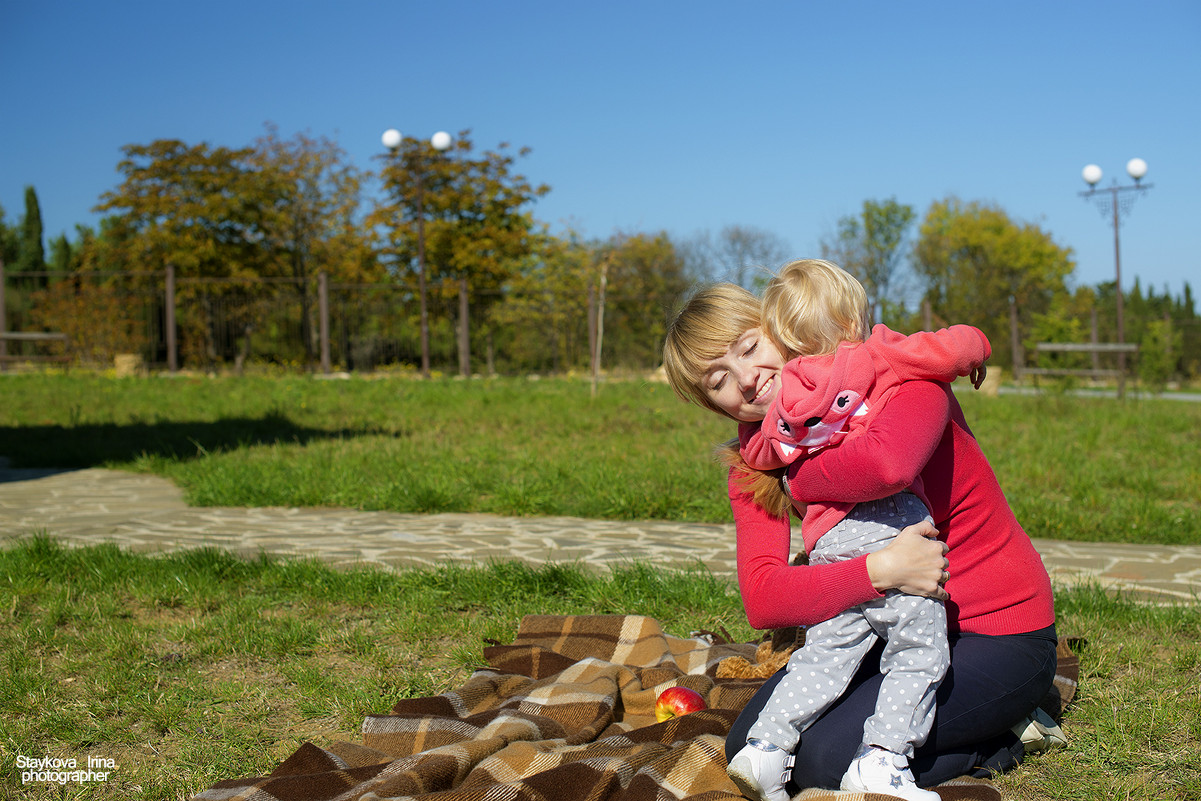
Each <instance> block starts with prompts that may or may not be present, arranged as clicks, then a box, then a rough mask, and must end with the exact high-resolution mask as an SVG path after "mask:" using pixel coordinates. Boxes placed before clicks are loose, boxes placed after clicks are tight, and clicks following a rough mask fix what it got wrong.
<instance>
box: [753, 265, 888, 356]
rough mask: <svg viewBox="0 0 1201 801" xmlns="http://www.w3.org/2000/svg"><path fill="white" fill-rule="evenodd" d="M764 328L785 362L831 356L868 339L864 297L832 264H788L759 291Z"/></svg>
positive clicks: (860, 287) (868, 320)
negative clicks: (841, 346)
mask: <svg viewBox="0 0 1201 801" xmlns="http://www.w3.org/2000/svg"><path fill="white" fill-rule="evenodd" d="M763 328H764V331H765V332H766V333H767V335H768V336H769V337H771V338H772V340H773V341H774V342H775V343H776V344H777V345H778V346H779V347H780V349H781V350H782V351H784V352H785V354H786V355H787V356H788V357H789V358H792V357H795V356H820V355H822V354H826V353H833V352H834V351H835V350H837V348H838V344H839V343H840V342H862V341H863V340H865V339H867V338H868V336H869V335H870V334H871V331H872V320H871V315H870V313H869V311H868V305H867V292H865V291H864V289H863V284H861V283H859V281H858V279H856V278H855V276H853V275H851V274H850V273H848V272H847V271H846V270H844V269H842V268H841V267H839V266H838V265H837V264H834V263H832V262H828V261H825V260H823V259H797V260H796V261H791V262H789V263H788V264H785V265H784V266H783V267H781V268H780V271H779V272H778V273H776V275H775V277H774V278H772V279H771V281H770V282H769V283H768V285H767V288H766V289H765V290H764V291H763Z"/></svg>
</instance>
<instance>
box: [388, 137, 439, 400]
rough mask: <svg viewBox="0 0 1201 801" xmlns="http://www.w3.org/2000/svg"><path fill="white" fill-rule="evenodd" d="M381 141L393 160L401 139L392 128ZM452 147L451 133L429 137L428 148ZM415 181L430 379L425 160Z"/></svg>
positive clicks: (424, 362) (425, 370) (425, 368)
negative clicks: (426, 277) (426, 271)
mask: <svg viewBox="0 0 1201 801" xmlns="http://www.w3.org/2000/svg"><path fill="white" fill-rule="evenodd" d="M380 139H381V140H382V141H383V143H384V147H386V148H388V150H389V151H390V152H391V153H392V155H393V157H395V156H396V155H397V153H399V151H400V146H401V144H402V143H403V142H404V137H403V136H402V135H401V133H400V131H398V130H396V129H395V128H389V129H388V130H386V131H384V134H383V136H381V137H380ZM450 145H451V138H450V134H448V133H447V132H446V131H438V132H437V133H436V134H434V135H433V136H431V137H430V147H432V148H433V149H434V150H436V151H438V152H442V151H444V150H446V149H447V148H449V147H450ZM416 180H417V293H418V296H419V297H420V302H421V377H422V378H429V377H430V318H429V303H428V295H427V291H426V282H425V185H424V184H425V160H424V158H423V157H419V161H418V164H417V170H416Z"/></svg>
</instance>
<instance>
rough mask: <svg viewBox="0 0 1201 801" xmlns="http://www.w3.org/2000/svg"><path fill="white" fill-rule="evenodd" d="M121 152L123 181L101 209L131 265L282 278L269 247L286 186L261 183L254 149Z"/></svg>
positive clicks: (166, 147) (174, 146)
mask: <svg viewBox="0 0 1201 801" xmlns="http://www.w3.org/2000/svg"><path fill="white" fill-rule="evenodd" d="M122 151H123V152H124V153H125V158H124V159H123V160H122V161H121V162H120V163H119V164H118V165H117V170H118V172H120V173H121V174H122V175H123V176H124V180H123V181H122V183H121V185H120V186H118V187H117V188H116V189H114V190H112V191H109V192H106V193H104V194H103V195H102V196H101V203H100V204H99V205H98V206H97V207H96V210H97V211H105V212H112V213H113V216H114V232H115V233H116V234H117V236H116V238H117V239H118V240H121V241H123V242H124V244H125V245H126V246H127V247H128V251H127V252H126V253H125V254H124V255H125V259H126V262H127V263H128V264H130V265H131V266H133V267H135V269H136V268H140V269H143V270H153V271H156V272H157V271H159V270H162V269H163V268H164V267H165V266H166V265H167V264H174V265H175V267H176V269H177V270H179V272H180V273H181V274H183V275H188V276H194V277H205V278H217V277H220V278H230V277H257V276H264V275H272V274H275V275H278V274H280V272H281V271H279V270H278V269H276V263H275V261H274V260H273V259H272V258H271V255H272V254H271V253H270V251H269V249H267V248H265V247H264V242H265V241H267V239H268V232H267V230H266V228H265V222H266V220H267V219H268V215H269V214H270V213H271V211H272V209H273V207H274V204H275V200H276V198H277V197H278V195H279V192H280V189H279V187H278V186H277V185H275V184H274V183H264V182H262V181H260V180H259V176H258V175H257V174H256V165H255V161H254V156H255V153H254V151H253V150H252V149H251V148H242V149H238V150H231V149H229V148H226V147H215V148H214V147H210V146H209V145H208V144H205V143H202V144H199V145H191V146H189V145H186V144H184V143H183V142H180V141H178V140H174V139H160V140H157V141H155V142H152V143H150V144H149V145H126V146H125V147H124V148H122Z"/></svg>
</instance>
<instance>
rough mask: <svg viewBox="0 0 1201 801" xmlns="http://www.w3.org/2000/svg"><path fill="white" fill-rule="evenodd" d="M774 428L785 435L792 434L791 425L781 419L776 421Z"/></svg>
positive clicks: (789, 435)
mask: <svg viewBox="0 0 1201 801" xmlns="http://www.w3.org/2000/svg"><path fill="white" fill-rule="evenodd" d="M776 430H777V431H779V432H780V433H781V434H783V435H784V436H786V437H791V436H792V426H790V425H788V423H785V422H784V421H783V420H777V421H776Z"/></svg>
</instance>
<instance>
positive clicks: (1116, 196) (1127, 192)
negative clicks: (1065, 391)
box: [1080, 158, 1151, 381]
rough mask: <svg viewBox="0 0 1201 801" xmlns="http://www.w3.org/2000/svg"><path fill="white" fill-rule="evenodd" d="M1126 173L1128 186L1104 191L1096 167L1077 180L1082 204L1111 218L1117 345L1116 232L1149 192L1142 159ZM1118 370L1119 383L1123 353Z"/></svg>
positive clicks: (1121, 337)
mask: <svg viewBox="0 0 1201 801" xmlns="http://www.w3.org/2000/svg"><path fill="white" fill-rule="evenodd" d="M1126 173H1127V174H1128V175H1129V176H1130V177H1131V178H1132V179H1134V184H1133V185H1131V186H1118V182H1117V180H1116V179H1115V180H1114V182H1113V186H1110V187H1108V188H1105V189H1098V188H1097V184H1098V183H1100V182H1101V174H1102V173H1101V168H1100V167H1098V166H1097V165H1096V164H1089V165H1088V166H1086V167H1085V168H1084V169H1083V170H1082V171H1081V176H1082V177H1083V178H1084V182H1085V183H1086V184H1088V191H1087V192H1081V193H1080V197H1082V198H1084V199H1085V200H1093V201H1096V203H1097V206H1098V208H1100V210H1101V213H1102V214H1103V215H1106V216H1108V215H1109V214H1110V213H1112V214H1113V219H1112V221H1111V224H1112V225H1113V268H1114V277H1115V278H1116V280H1117V284H1116V289H1117V313H1118V319H1117V324H1118V344H1119V345H1120V344H1122V343H1124V342H1125V341H1126V328H1125V323H1124V322H1123V314H1122V245H1121V236H1120V231H1121V227H1122V221H1121V215H1122V214H1127V213H1129V212H1130V207H1131V206H1133V205H1134V201H1135V199H1136V198H1137V197H1138V196H1139V195H1140V194H1142V193H1143V192H1146V191H1147V190H1148V189H1150V188H1151V184H1144V183H1143V182H1142V180H1143V176H1144V175H1146V174H1147V162H1145V161H1143V160H1142V159H1138V158H1135V159H1130V161H1128V162H1126ZM1118 370H1119V371H1120V372H1121V374H1122V377H1121V378H1120V379H1119V381H1121V380H1123V379H1124V378H1125V375H1126V353H1125V351H1122V350H1119V351H1118Z"/></svg>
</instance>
